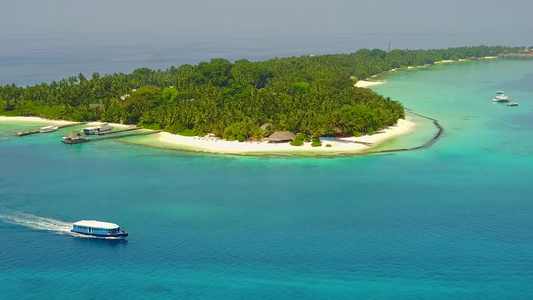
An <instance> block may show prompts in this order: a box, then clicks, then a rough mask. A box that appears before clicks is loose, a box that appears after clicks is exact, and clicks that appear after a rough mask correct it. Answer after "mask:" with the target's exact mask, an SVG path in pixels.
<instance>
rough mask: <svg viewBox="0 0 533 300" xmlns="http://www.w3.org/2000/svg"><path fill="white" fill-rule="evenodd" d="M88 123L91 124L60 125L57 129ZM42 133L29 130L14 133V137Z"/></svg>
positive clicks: (37, 130)
mask: <svg viewBox="0 0 533 300" xmlns="http://www.w3.org/2000/svg"><path fill="white" fill-rule="evenodd" d="M87 123H89V122H78V123H71V124H64V125H58V126H57V129H61V128H67V127H72V126H79V125H85V124H87ZM40 132H41V130H40V129H35V130H29V131H19V132H13V135H14V136H25V135H30V134H35V133H40Z"/></svg>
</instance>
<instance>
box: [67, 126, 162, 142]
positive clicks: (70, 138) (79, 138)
mask: <svg viewBox="0 0 533 300" xmlns="http://www.w3.org/2000/svg"><path fill="white" fill-rule="evenodd" d="M137 129H142V127H135V128H126V129H123V130H117V131H112V132H106V133H105V134H100V135H99V136H95V137H85V134H84V133H83V132H79V131H73V132H71V133H69V134H68V135H66V136H64V137H63V139H62V140H61V141H62V142H63V143H65V144H80V143H87V142H91V141H99V140H107V139H118V138H123V137H128V136H135V135H148V134H155V133H159V132H161V131H162V130H148V131H135V132H126V133H117V132H125V131H133V130H137ZM111 133H113V134H111Z"/></svg>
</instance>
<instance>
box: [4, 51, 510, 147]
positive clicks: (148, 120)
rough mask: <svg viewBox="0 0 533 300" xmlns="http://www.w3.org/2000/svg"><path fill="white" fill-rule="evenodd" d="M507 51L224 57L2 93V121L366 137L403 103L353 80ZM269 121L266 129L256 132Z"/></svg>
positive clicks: (230, 134)
mask: <svg viewBox="0 0 533 300" xmlns="http://www.w3.org/2000/svg"><path fill="white" fill-rule="evenodd" d="M516 51H517V49H516V48H509V47H486V46H480V47H463V48H452V49H445V50H427V51H423V50H416V51H410V50H393V51H391V52H385V51H383V50H379V49H374V50H368V49H362V50H359V51H357V52H355V53H352V54H339V55H323V56H312V57H311V56H305V57H292V58H283V59H277V58H276V59H271V60H268V61H263V62H249V61H247V60H239V61H236V62H235V63H230V62H229V61H227V60H225V59H222V58H215V59H212V60H211V61H210V62H202V63H199V64H198V65H195V66H193V65H182V66H180V67H178V68H176V67H170V68H169V69H167V70H165V71H162V70H150V69H147V68H142V69H137V70H135V71H134V72H133V73H131V74H113V75H105V76H100V75H99V74H98V73H94V74H93V75H92V77H91V78H86V77H85V76H84V75H83V74H79V75H78V76H76V77H69V78H66V79H63V80H61V81H59V82H55V81H54V82H52V83H49V84H47V83H41V84H38V85H35V86H28V87H18V86H16V85H14V84H13V85H6V86H2V87H0V114H3V115H36V116H41V117H45V118H52V119H66V120H73V121H90V120H101V121H109V122H123V123H130V124H132V123H133V124H135V123H140V124H141V125H143V126H145V127H147V128H153V129H160V128H162V129H164V130H165V131H168V132H172V133H180V134H183V135H189V136H190V135H205V134H206V133H208V132H213V133H215V134H216V135H217V136H220V137H223V138H225V139H228V140H239V141H244V140H245V139H248V138H261V137H263V136H265V135H268V134H270V133H271V132H272V131H275V130H290V131H292V132H297V133H305V134H308V135H312V136H320V135H334V134H346V135H359V134H361V133H372V132H374V131H376V130H379V129H381V128H383V127H386V126H388V125H392V124H394V123H396V121H397V120H398V119H399V118H403V117H404V110H403V107H402V106H401V104H399V103H398V102H395V101H392V100H390V99H388V98H384V97H382V96H380V95H377V94H376V93H374V92H372V91H371V90H368V89H361V88H354V87H353V84H354V81H355V80H357V79H363V78H366V77H368V76H370V75H373V74H378V73H381V72H383V71H386V70H390V69H393V68H399V67H407V66H416V65H424V64H432V63H434V62H435V61H439V60H443V59H460V58H471V57H483V56H489V55H498V54H500V53H505V52H516ZM263 123H271V124H272V125H271V126H269V127H268V129H267V130H266V132H265V131H263V130H261V129H260V128H259V127H260V126H261V125H262V124H263Z"/></svg>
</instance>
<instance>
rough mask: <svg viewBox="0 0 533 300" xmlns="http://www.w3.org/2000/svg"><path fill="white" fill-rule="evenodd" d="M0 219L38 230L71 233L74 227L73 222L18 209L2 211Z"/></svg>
mask: <svg viewBox="0 0 533 300" xmlns="http://www.w3.org/2000/svg"><path fill="white" fill-rule="evenodd" d="M0 221H3V222H4V223H9V224H14V225H20V226H24V227H28V228H32V229H36V230H46V231H51V232H56V233H62V234H69V233H70V230H71V229H72V223H67V222H63V221H59V220H55V219H50V218H43V217H39V216H35V215H32V214H27V213H23V212H16V211H13V212H9V211H0Z"/></svg>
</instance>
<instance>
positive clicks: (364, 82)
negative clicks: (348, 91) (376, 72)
mask: <svg viewBox="0 0 533 300" xmlns="http://www.w3.org/2000/svg"><path fill="white" fill-rule="evenodd" d="M386 83H388V81H369V80H358V81H357V82H356V83H355V85H354V86H355V87H359V88H368V87H371V86H375V85H380V84H386Z"/></svg>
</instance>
